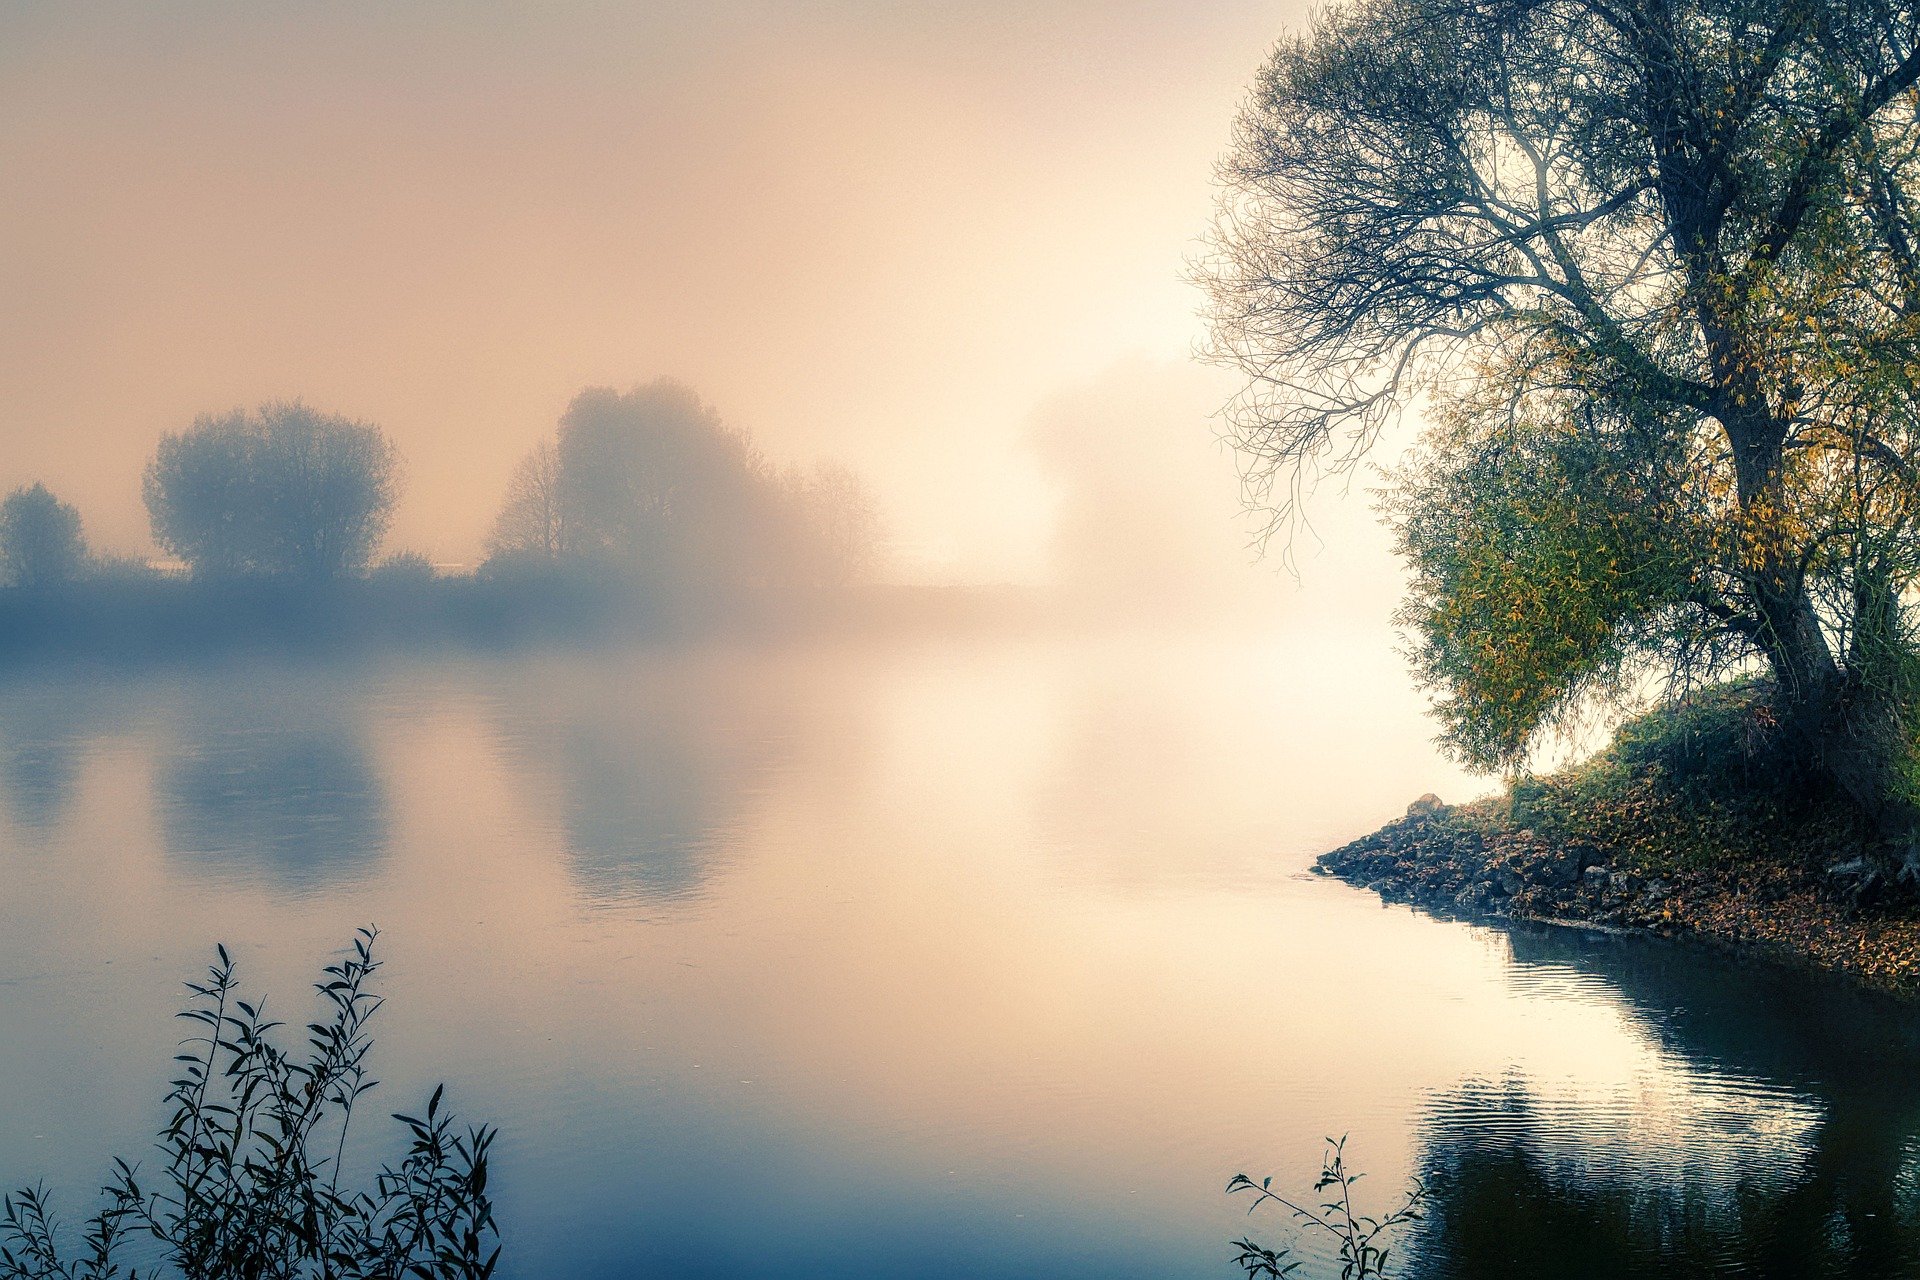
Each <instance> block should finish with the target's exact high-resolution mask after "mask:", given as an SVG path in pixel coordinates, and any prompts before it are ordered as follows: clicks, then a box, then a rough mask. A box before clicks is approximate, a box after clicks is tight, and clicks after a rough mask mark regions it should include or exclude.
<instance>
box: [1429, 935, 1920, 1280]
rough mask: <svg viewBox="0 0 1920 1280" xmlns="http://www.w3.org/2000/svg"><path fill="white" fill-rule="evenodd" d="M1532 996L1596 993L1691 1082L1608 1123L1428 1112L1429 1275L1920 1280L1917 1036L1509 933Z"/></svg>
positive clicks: (1873, 1012) (1513, 1102) (1533, 1089)
mask: <svg viewBox="0 0 1920 1280" xmlns="http://www.w3.org/2000/svg"><path fill="white" fill-rule="evenodd" d="M1511 941H1512V948H1513V958H1514V960H1515V962H1516V963H1517V965H1518V966H1519V970H1520V971H1519V975H1518V976H1519V980H1520V981H1521V983H1522V984H1524V983H1525V982H1527V981H1528V980H1529V978H1530V977H1531V978H1534V979H1542V980H1552V979H1553V978H1554V976H1555V975H1565V974H1567V973H1569V972H1572V973H1575V974H1585V975H1591V976H1595V977H1599V978H1602V979H1604V980H1605V982H1606V983H1607V985H1608V986H1609V987H1610V988H1612V990H1613V991H1614V992H1615V993H1616V998H1617V999H1620V1000H1622V1001H1624V1003H1625V1004H1626V1005H1627V1006H1628V1007H1629V1008H1631V1009H1632V1010H1634V1011H1635V1013H1636V1015H1637V1017H1638V1019H1639V1020H1640V1022H1641V1023H1642V1024H1643V1026H1644V1028H1645V1029H1646V1032H1647V1034H1648V1035H1649V1036H1650V1037H1651V1038H1653V1039H1654V1040H1656V1041H1657V1043H1658V1044H1659V1046H1660V1047H1661V1049H1662V1050H1663V1051H1664V1052H1666V1053H1668V1054H1671V1055H1673V1058H1674V1060H1675V1065H1676V1066H1677V1067H1678V1068H1679V1069H1680V1070H1681V1071H1682V1072H1683V1073H1687V1074H1691V1075H1693V1076H1695V1077H1696V1078H1694V1079H1692V1080H1690V1081H1689V1082H1688V1087H1687V1088H1686V1089H1685V1090H1684V1091H1682V1092H1680V1093H1678V1094H1674V1095H1671V1096H1665V1097H1663V1096H1661V1095H1660V1093H1659V1091H1658V1090H1657V1089H1655V1090H1653V1091H1651V1092H1649V1093H1645V1094H1642V1095H1641V1096H1639V1097H1633V1098H1628V1099H1625V1100H1624V1105H1608V1101H1607V1100H1606V1099H1604V1098H1600V1097H1596V1096H1594V1095H1593V1094H1592V1093H1591V1092H1587V1093H1580V1092H1576V1093H1575V1095H1574V1096H1572V1097H1568V1098H1561V1097H1558V1096H1556V1091H1555V1089H1554V1088H1553V1087H1552V1086H1551V1085H1550V1084H1549V1083H1548V1082H1542V1081H1538V1080H1527V1079H1525V1078H1522V1077H1519V1076H1509V1077H1507V1078H1505V1079H1501V1080H1499V1081H1497V1082H1495V1081H1488V1080H1485V1079H1479V1080H1469V1081H1468V1082H1466V1083H1465V1084H1463V1085H1462V1086H1460V1087H1459V1088H1457V1089H1455V1090H1453V1091H1450V1092H1448V1093H1447V1094H1445V1095H1443V1096H1442V1097H1440V1098H1439V1099H1437V1100H1436V1101H1435V1102H1434V1104H1433V1105H1432V1106H1431V1107H1430V1108H1429V1110H1428V1114H1427V1117H1426V1119H1425V1122H1424V1124H1423V1126H1422V1130H1421V1144H1422V1149H1423V1158H1422V1168H1423V1172H1424V1174H1425V1176H1426V1178H1427V1179H1428V1182H1429V1185H1430V1186H1431V1188H1432V1190H1433V1194H1434V1200H1433V1204H1432V1210H1433V1211H1432V1214H1431V1220H1430V1223H1429V1225H1428V1228H1427V1229H1426V1230H1425V1231H1424V1232H1423V1234H1422V1237H1421V1239H1420V1241H1419V1243H1418V1245H1417V1248H1416V1253H1417V1257H1418V1265H1417V1266H1416V1267H1415V1268H1414V1270H1415V1273H1416V1274H1419V1275H1422V1276H1435V1277H1459V1278H1461V1280H1468V1278H1473V1277H1494V1276H1514V1275H1534V1274H1542V1275H1544V1274H1554V1275H1560V1276H1569V1277H1582V1276H1592V1277H1596V1278H1597V1277H1637V1276H1669V1275H1703V1276H1704V1275H1712V1276H1752V1277H1768V1278H1772V1277H1779V1278H1781V1280H1785V1278H1786V1277H1812V1276H1832V1277H1839V1276H1844V1277H1861V1278H1862V1280H1865V1278H1866V1277H1880V1276H1916V1275H1920V1187H1916V1168H1917V1164H1920V1162H1917V1160H1916V1152H1917V1151H1920V1102H1917V1101H1916V1099H1915V1096H1914V1091H1913V1087H1912V1086H1913V1082H1914V1081H1915V1080H1916V1079H1917V1078H1920V1020H1916V1018H1915V1016H1914V1013H1913V1011H1912V1010H1911V1009H1910V1008H1907V1007H1903V1006H1901V1005H1898V1004H1895V1003H1893V1002H1891V1001H1887V1000H1883V999H1879V998H1876V997H1873V996H1870V995H1867V994H1864V993H1861V992H1859V991H1855V990H1851V989H1849V988H1847V987H1845V986H1842V985H1840V984H1838V983H1830V982H1825V981H1822V980H1820V979H1817V978H1811V977H1808V976H1806V975H1802V974H1795V973H1788V972H1785V971H1783V970H1780V969H1777V968H1773V967H1770V966H1760V965H1754V964H1743V963H1741V962H1738V961H1735V960H1732V959H1730V958H1725V957H1720V956H1715V955H1711V954H1703V953H1700V952H1697V951H1693V950H1691V949H1688V948H1684V947H1680V946H1676V945H1673V944H1662V943H1658V942H1654V941H1651V940H1647V939H1639V938H1621V937H1600V936H1592V935H1582V934H1577V933H1572V932H1568V931H1563V930H1553V929H1544V928H1541V929H1531V928H1520V929H1516V930H1514V932H1513V934H1512V938H1511Z"/></svg>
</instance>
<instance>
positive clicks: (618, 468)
mask: <svg viewBox="0 0 1920 1280" xmlns="http://www.w3.org/2000/svg"><path fill="white" fill-rule="evenodd" d="M555 456H556V460H557V464H558V465H557V474H556V483H557V489H558V495H559V500H560V512H561V523H562V524H563V525H564V527H565V533H566V541H567V545H568V548H569V550H570V551H572V552H573V553H574V554H576V555H581V556H585V557H589V558H593V559H598V560H602V561H606V562H611V563H615V564H620V565H623V566H626V567H629V568H634V569H640V570H643V571H646V572H649V573H651V574H654V575H656V576H664V577H665V578H666V579H668V580H678V581H685V582H691V581H694V580H696V579H699V580H707V581H711V580H714V579H716V578H717V579H726V580H734V579H740V578H743V577H749V576H753V573H754V569H755V561H756V558H757V555H758V554H760V553H763V552H764V551H765V550H766V549H767V548H768V547H769V545H770V540H769V539H766V538H764V537H762V536H761V534H762V533H763V532H764V529H765V523H766V520H765V518H766V515H767V512H768V507H769V501H768V499H769V497H770V495H771V493H772V489H773V479H772V476H771V473H770V472H769V471H768V469H767V466H766V464H765V462H764V461H763V460H762V459H761V457H760V455H759V454H758V453H757V452H756V451H755V450H754V449H753V447H752V445H751V444H749V443H748V441H747V438H746V436H745V435H744V434H742V433H741V432H738V431H735V430H733V429H731V428H729V427H727V426H726V424H725V423H723V422H722V421H721V420H720V416H719V414H717V413H715V412H714V410H713V409H712V408H710V407H709V406H708V405H706V404H705V403H704V402H702V401H701V399H700V397H699V396H698V395H696V394H695V393H694V392H693V391H692V390H691V389H690V388H688V387H685V386H683V385H681V384H680V383H677V382H673V381H671V380H669V379H664V378H663V379H659V380H657V381H655V382H651V383H648V384H646V385H645V386H641V387H636V388H634V389H633V390H632V391H629V392H625V393H621V392H616V391H614V390H613V389H611V388H609V387H593V388H589V389H588V390H586V391H583V392H581V393H580V394H579V395H578V396H576V397H574V400H573V403H572V404H570V405H568V406H567V411H566V413H564V414H563V415H561V418H560V428H559V432H558V436H557V439H556V443H555Z"/></svg>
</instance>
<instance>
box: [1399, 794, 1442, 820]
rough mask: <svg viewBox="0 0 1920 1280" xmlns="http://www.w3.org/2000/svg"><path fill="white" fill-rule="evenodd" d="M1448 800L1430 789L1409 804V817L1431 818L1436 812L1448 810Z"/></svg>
mask: <svg viewBox="0 0 1920 1280" xmlns="http://www.w3.org/2000/svg"><path fill="white" fill-rule="evenodd" d="M1446 808H1447V804H1446V801H1444V800H1442V799H1441V798H1440V797H1439V796H1437V795H1435V794H1433V792H1431V791H1429V792H1427V794H1425V795H1423V796H1421V797H1420V798H1419V799H1418V800H1415V801H1414V802H1413V803H1412V804H1410V805H1408V806H1407V816H1408V817H1409V818H1431V817H1433V816H1434V815H1435V814H1439V813H1444V812H1446Z"/></svg>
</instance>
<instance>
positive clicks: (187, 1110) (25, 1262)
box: [0, 929, 500, 1280]
mask: <svg viewBox="0 0 1920 1280" xmlns="http://www.w3.org/2000/svg"><path fill="white" fill-rule="evenodd" d="M373 943H374V931H373V930H371V929H363V930H361V931H360V934H359V936H358V937H357V938H356V939H355V940H354V945H353V951H352V954H351V955H350V956H349V957H348V958H347V959H345V960H343V961H341V962H340V963H339V964H335V965H329V966H328V967H327V968H326V969H325V971H324V975H323V981H321V982H319V983H317V984H316V986H315V989H316V990H317V991H318V992H319V994H320V999H321V1002H322V1004H323V1006H324V1009H325V1012H324V1013H323V1015H322V1019H321V1020H320V1021H316V1022H314V1023H312V1024H310V1025H308V1027H307V1028H306V1030H307V1037H308V1038H307V1050H306V1052H305V1053H304V1054H296V1053H292V1052H289V1051H288V1050H286V1049H284V1048H282V1047H280V1046H279V1045H277V1044H276V1043H275V1042H274V1040H275V1037H274V1034H273V1033H274V1032H275V1031H277V1030H279V1029H280V1027H281V1024H280V1023H278V1022H275V1021H273V1020H271V1019H269V1018H268V1017H267V1016H266V1014H265V1011H264V1006H262V1005H261V1004H259V1003H257V1002H251V1001H248V1000H244V999H242V998H241V997H240V993H239V989H238V985H237V983H236V981H235V978H234V965H233V961H232V960H231V959H230V958H229V956H228V955H227V950H226V948H225V947H221V948H219V963H218V964H216V965H214V966H213V968H212V970H211V971H210V974H209V976H208V979H207V981H206V982H204V983H189V984H188V990H189V991H190V992H191V993H192V997H193V998H192V1002H191V1003H190V1005H189V1006H188V1008H187V1009H186V1011H185V1012H184V1013H182V1015H181V1016H182V1017H184V1018H186V1019H188V1020H189V1021H191V1022H193V1023H194V1024H195V1025H196V1026H197V1027H198V1028H199V1031H198V1034H196V1035H195V1036H193V1037H192V1038H190V1039H188V1040H187V1041H186V1042H185V1043H184V1045H183V1048H184V1049H185V1050H186V1052H184V1053H182V1054H181V1055H179V1056H178V1058H177V1059H176V1061H178V1062H181V1063H184V1064H185V1065H184V1068H183V1069H182V1070H181V1076H180V1078H179V1079H177V1080H175V1081H174V1082H173V1088H172V1091H171V1092H170V1093H169V1094H168V1095H167V1101H168V1103H169V1105H170V1107H171V1113H170V1116H169V1119H168V1121H167V1124H166V1127H165V1128H164V1129H162V1130H161V1133H160V1137H159V1150H160V1152H161V1154H162V1156H163V1158H164V1163H163V1164H162V1165H161V1167H160V1169H159V1171H158V1174H157V1177H156V1176H149V1175H143V1174H141V1173H140V1171H139V1170H138V1169H137V1168H136V1166H134V1165H133V1164H130V1163H128V1162H127V1161H125V1160H120V1161H116V1162H115V1166H114V1175H113V1179H112V1181H111V1182H109V1184H108V1185H107V1187H106V1188H105V1190H104V1194H105V1196H106V1198H107V1204H106V1207H105V1208H103V1209H101V1210H99V1211H98V1212H97V1213H95V1214H94V1215H93V1217H92V1218H91V1219H90V1220H89V1221H88V1223H87V1226H86V1229H85V1232H84V1234H83V1237H82V1242H81V1253H80V1255H79V1256H78V1257H74V1258H72V1259H69V1258H68V1257H67V1256H66V1254H65V1252H64V1250H63V1249H62V1248H61V1245H60V1241H59V1232H58V1230H57V1228H56V1226H55V1223H54V1221H53V1218H52V1215H51V1213H50V1212H49V1209H48V1206H47V1200H46V1195H45V1192H44V1191H43V1190H41V1189H40V1188H38V1187H35V1188H29V1189H27V1190H23V1191H19V1192H16V1193H15V1194H14V1195H12V1196H10V1197H8V1198H7V1199H6V1201H5V1204H4V1208H3V1209H0V1280H109V1278H110V1277H113V1276H117V1275H119V1274H121V1272H120V1257H121V1255H122V1253H123V1251H124V1250H126V1249H127V1248H129V1247H142V1248H143V1251H144V1247H146V1246H150V1247H151V1248H152V1249H154V1250H155V1251H157V1252H158V1254H159V1256H160V1257H161V1258H163V1259H164V1261H165V1264H166V1265H167V1267H168V1268H169V1271H168V1272H165V1273H154V1272H148V1271H136V1272H134V1273H130V1274H133V1275H138V1276H148V1277H151V1276H153V1275H155V1274H176V1275H180V1276H183V1277H189V1278H190V1280H320V1278H322V1277H325V1278H327V1280H397V1277H400V1276H408V1277H416V1278H417V1280H485V1278H486V1277H489V1276H491V1275H492V1274H493V1271H494V1267H495V1264H496V1263H497V1262H498V1260H499V1256H500V1249H499V1246H498V1245H497V1244H493V1245H492V1247H491V1248H490V1247H489V1244H490V1242H491V1241H492V1240H494V1239H496V1238H497V1236H498V1231H497V1229H496V1227H495V1225H494V1221H493V1203H492V1200H491V1199H490V1197H489V1196H488V1194H487V1164H488V1155H489V1150H490V1148H491V1147H492V1145H493V1138H494V1133H493V1130H491V1129H489V1128H487V1127H486V1126H484V1125H483V1126H481V1127H479V1128H469V1129H468V1130H467V1131H466V1132H465V1133H464V1134H461V1133H457V1132H456V1131H455V1129H454V1120H453V1116H452V1115H451V1114H450V1113H443V1112H442V1111H441V1110H440V1099H441V1094H442V1091H443V1089H444V1086H442V1088H437V1089H435V1090H434V1092H433V1096H432V1098H431V1099H430V1100H429V1101H428V1103H427V1107H426V1111H425V1114H424V1115H422V1116H419V1117H414V1116H404V1115H401V1116H396V1117H395V1119H397V1120H399V1121H400V1122H401V1123H402V1124H403V1125H405V1126H406V1129H407V1132H408V1134H409V1136H410V1139H411V1146H410V1148H409V1150H408V1153H407V1155H406V1157H405V1158H404V1159H403V1160H402V1161H401V1162H400V1164H399V1165H398V1166H397V1167H394V1166H388V1167H386V1168H384V1169H383V1170H382V1171H381V1172H380V1174H379V1175H378V1176H377V1177H376V1178H375V1180H374V1185H373V1188H372V1189H371V1190H353V1189H352V1188H351V1187H343V1186H342V1182H341V1175H342V1169H341V1164H342V1161H343V1160H344V1159H345V1155H346V1143H347V1132H348V1128H349V1126H350V1123H351V1121H352V1119H353V1113H354V1110H355V1108H356V1106H357V1105H358V1103H359V1101H360V1099H361V1097H363V1096H364V1095H365V1094H366V1092H367V1091H368V1090H369V1089H371V1088H373V1087H374V1081H373V1080H372V1079H370V1078H369V1077H368V1075H367V1057H368V1054H369V1052H370V1051H371V1050H372V1047H373V1039H372V1036H371V1035H370V1034H369V1032H368V1030H367V1024H368V1020H369V1019H370V1018H371V1017H372V1016H373V1014H374V1013H375V1012H376V1011H377V1010H378V1009H379V1007H380V1004H381V1000H380V998H379V997H377V996H375V995H374V994H373V993H372V992H371V991H370V990H368V981H369V979H371V978H372V976H373V974H374V971H375V970H377V969H378V968H379V967H380V962H379V961H377V960H375V959H374V958H373ZM143 1181H144V1185H142V1183H143Z"/></svg>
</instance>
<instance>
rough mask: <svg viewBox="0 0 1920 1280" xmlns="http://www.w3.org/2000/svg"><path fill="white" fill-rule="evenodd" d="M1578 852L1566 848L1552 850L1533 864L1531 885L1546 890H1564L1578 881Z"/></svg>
mask: <svg viewBox="0 0 1920 1280" xmlns="http://www.w3.org/2000/svg"><path fill="white" fill-rule="evenodd" d="M1580 862H1581V857H1580V851H1579V850H1578V849H1575V848H1572V847H1567V848H1561V849H1554V850H1551V851H1550V852H1548V854H1547V856H1546V857H1544V858H1542V859H1540V861H1539V862H1538V863H1536V864H1534V868H1533V875H1532V876H1531V877H1530V878H1531V879H1532V881H1533V883H1535V884H1537V885H1540V886H1542V887H1544V888H1548V889H1566V888H1570V887H1572V886H1573V885H1574V884H1575V883H1577V882H1578V881H1579V879H1580Z"/></svg>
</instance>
